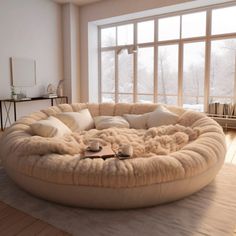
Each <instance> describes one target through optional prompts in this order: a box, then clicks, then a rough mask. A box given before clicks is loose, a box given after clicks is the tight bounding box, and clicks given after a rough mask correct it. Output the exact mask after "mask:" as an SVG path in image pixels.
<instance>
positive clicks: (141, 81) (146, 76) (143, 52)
mask: <svg viewBox="0 0 236 236" xmlns="http://www.w3.org/2000/svg"><path fill="white" fill-rule="evenodd" d="M153 64H154V49H153V47H147V48H139V50H138V93H150V94H153V80H154V79H153V67H154V65H153Z"/></svg>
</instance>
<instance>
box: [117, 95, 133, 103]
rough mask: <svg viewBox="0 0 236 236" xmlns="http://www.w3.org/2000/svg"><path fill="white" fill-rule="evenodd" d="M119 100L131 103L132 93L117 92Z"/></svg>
mask: <svg viewBox="0 0 236 236" xmlns="http://www.w3.org/2000/svg"><path fill="white" fill-rule="evenodd" d="M119 102H124V103H132V102H134V101H133V95H132V94H119Z"/></svg>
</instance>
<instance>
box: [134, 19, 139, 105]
mask: <svg viewBox="0 0 236 236" xmlns="http://www.w3.org/2000/svg"><path fill="white" fill-rule="evenodd" d="M137 35H138V34H137V23H134V48H135V49H137V42H138V40H137ZM133 70H134V71H133V81H134V84H133V91H134V92H133V93H134V95H133V101H134V102H137V93H138V86H137V84H138V81H137V80H138V79H137V76H138V50H136V52H135V53H134V54H133Z"/></svg>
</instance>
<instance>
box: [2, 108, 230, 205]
mask: <svg viewBox="0 0 236 236" xmlns="http://www.w3.org/2000/svg"><path fill="white" fill-rule="evenodd" d="M156 106H157V105H156V104H84V103H77V104H71V105H68V104H63V105H59V106H57V107H50V108H48V109H47V110H43V111H40V112H36V113H33V114H31V115H30V116H27V117H24V118H22V119H20V120H18V121H17V122H16V123H15V124H13V125H12V126H11V127H10V128H8V129H7V130H6V131H5V132H4V134H3V137H2V140H1V154H0V155H1V158H2V161H3V165H4V167H5V169H6V171H7V173H8V175H9V176H10V177H11V178H12V179H13V180H14V181H15V182H16V183H17V184H18V185H19V186H21V187H22V188H23V189H25V190H26V191H28V192H30V193H32V194H34V195H36V196H39V197H42V198H44V199H47V200H51V201H55V202H58V203H62V204H67V205H72V206H80V207H89V208H109V209H122V208H136V207H145V206H152V205H156V204H160V203H165V202H170V201H173V200H177V199H180V198H183V197H186V196H188V195H190V194H192V193H194V192H196V191H198V190H200V189H201V188H203V187H204V186H206V185H207V184H209V183H210V182H211V181H212V180H213V179H214V177H215V176H216V174H217V173H218V171H219V170H220V168H221V166H222V164H223V162H224V157H225V152H226V146H225V137H224V133H223V131H222V128H221V127H220V126H219V125H218V124H217V123H216V122H215V121H214V120H212V119H211V118H209V117H207V116H205V115H204V114H201V113H197V112H190V111H185V110H184V109H182V108H179V107H174V106H167V108H168V109H169V110H171V111H172V112H174V113H176V114H178V115H179V116H180V119H179V122H178V123H179V124H180V125H184V126H189V127H192V128H194V127H199V129H200V130H201V134H200V135H199V137H198V138H197V139H196V140H195V141H193V142H191V143H189V144H188V145H186V146H184V147H183V148H182V149H181V150H179V151H177V152H173V153H171V154H170V155H157V156H154V157H151V158H142V157H139V158H134V159H127V160H119V159H117V158H110V159H106V160H103V159H99V158H98V159H81V158H80V156H79V155H59V154H55V153H51V154H47V155H22V154H19V153H18V152H17V148H18V146H19V145H20V143H19V140H20V139H22V138H24V137H29V136H31V132H30V124H32V123H33V122H35V121H38V120H41V119H45V118H47V117H48V116H50V115H55V114H57V113H60V112H65V111H67V112H68V111H74V112H77V111H79V110H81V109H83V108H88V109H89V110H90V112H91V114H92V116H98V115H123V114H127V113H130V114H143V113H146V112H151V111H153V110H154V109H155V108H156Z"/></svg>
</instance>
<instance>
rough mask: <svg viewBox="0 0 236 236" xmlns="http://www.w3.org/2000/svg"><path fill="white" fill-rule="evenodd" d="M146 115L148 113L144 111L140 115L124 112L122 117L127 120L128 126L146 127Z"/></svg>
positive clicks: (135, 127)
mask: <svg viewBox="0 0 236 236" xmlns="http://www.w3.org/2000/svg"><path fill="white" fill-rule="evenodd" d="M148 115H149V113H145V114H142V115H136V114H125V115H124V118H125V119H126V120H127V121H128V122H129V125H130V128H134V129H146V128H147V119H148Z"/></svg>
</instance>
